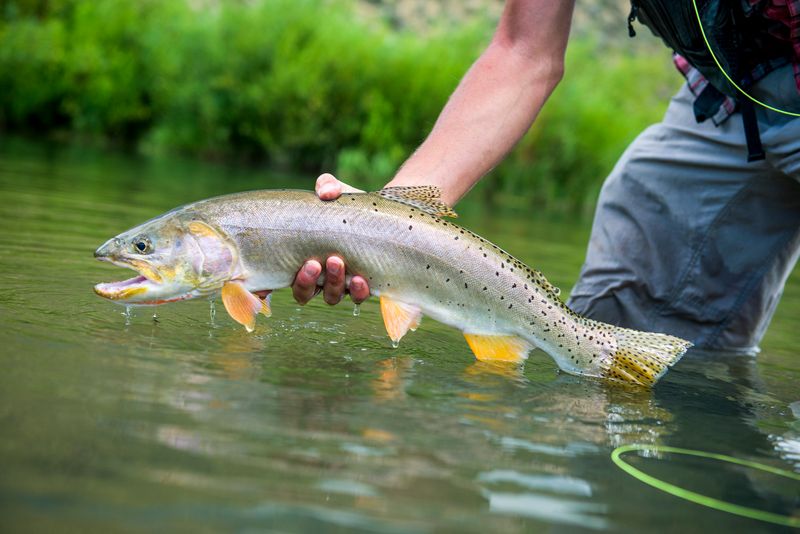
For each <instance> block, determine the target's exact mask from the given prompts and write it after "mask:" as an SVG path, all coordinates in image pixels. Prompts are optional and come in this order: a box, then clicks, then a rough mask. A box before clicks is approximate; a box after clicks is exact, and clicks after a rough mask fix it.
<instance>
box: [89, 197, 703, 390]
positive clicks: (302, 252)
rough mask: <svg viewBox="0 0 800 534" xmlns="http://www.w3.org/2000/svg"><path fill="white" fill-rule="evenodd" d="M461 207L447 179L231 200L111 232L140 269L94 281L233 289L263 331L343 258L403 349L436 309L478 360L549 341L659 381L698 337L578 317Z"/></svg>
mask: <svg viewBox="0 0 800 534" xmlns="http://www.w3.org/2000/svg"><path fill="white" fill-rule="evenodd" d="M452 217H456V214H455V212H454V211H453V210H452V209H451V208H450V207H449V206H447V205H446V204H444V203H443V202H442V201H441V199H440V191H439V189H438V188H437V187H435V186H410V187H387V188H384V189H382V190H380V191H375V192H370V193H345V194H343V195H341V196H340V197H339V198H338V199H336V200H329V201H323V200H320V199H319V198H318V197H317V196H316V195H315V194H314V193H313V192H311V191H299V190H262V191H248V192H241V193H234V194H229V195H225V196H219V197H215V198H211V199H206V200H201V201H198V202H194V203H191V204H187V205H185V206H181V207H178V208H175V209H173V210H171V211H169V212H167V213H165V214H163V215H161V216H158V217H155V218H153V219H151V220H149V221H147V222H145V223H143V224H141V225H139V226H136V227H135V228H132V229H130V230H128V231H126V232H123V233H121V234H119V235H118V236H116V237H114V238H112V239H109V240H108V241H107V242H106V243H104V244H103V245H102V246H100V247H99V248H98V249H97V250H96V251H95V257H96V258H97V259H99V260H101V261H105V262H110V263H112V264H114V265H117V266H120V267H126V268H130V269H133V270H134V271H136V272H137V273H138V275H137V276H135V277H133V278H130V279H127V280H123V281H120V282H111V283H100V284H97V285H96V286H94V291H95V293H97V294H98V295H99V296H101V297H104V298H106V299H109V300H112V301H115V302H117V303H122V304H126V305H160V304H165V303H170V302H176V301H182V300H188V299H192V298H197V297H211V298H214V297H216V296H217V295H221V298H222V302H223V304H224V306H225V309H226V310H227V312H228V314H229V315H230V316H231V318H233V320H234V321H236V322H238V323H239V324H241V325H243V326H244V327H245V329H246V330H247V331H248V332H252V331H253V330H254V328H255V324H256V317H257V316H258V315H264V316H270V315H271V313H272V310H271V304H270V298H269V297H270V296H271V292H272V291H275V290H278V289H281V288H286V287H289V286H290V285H291V284H292V283H293V281H294V279H295V275H296V272H297V269H298V266H300V265H302V264H303V263H304V262H305V261H307V260H309V259H312V258H313V259H317V260H318V261H320V262H321V263H322V264H323V265H324V260H325V258H327V257H328V256H330V255H334V254H335V255H339V256H341V257H342V258H345V260H346V266H347V276H348V279H349V278H351V277H352V276H354V275H360V276H362V277H364V278H365V279H366V280H367V281H368V283H369V287H370V293H371V295H373V296H376V297H378V299H379V302H380V311H381V314H382V316H383V322H384V325H385V328H386V331H387V333H388V336H389V338H390V339H391V341H392V344H393V345H397V344H398V343H399V341H400V340H401V338H403V337H404V336H405V335H406V334H407V333H408V332H409V331H413V330H416V328H417V327H418V326H419V325H420V321H421V319H422V317H423V315H424V316H428V317H430V318H432V319H434V320H436V321H439V322H441V323H444V324H446V325H449V326H452V327H454V328H457V329H459V330H461V331H462V333H463V335H464V337H465V339H466V342H467V345H468V346H469V348H470V349H471V350H472V352H473V353H474V355H475V357H476V358H477V359H478V360H483V361H491V362H498V361H499V362H511V363H513V364H518V365H521V364H522V363H523V362H524V361H525V360H526V359H527V357H528V354H529V353H530V352H531V350H532V349H534V348H539V349H541V350H543V351H544V352H546V353H547V354H549V355H550V356H551V357H552V358H553V360H555V362H556V364H557V365H558V367H559V368H560V369H561V370H562V371H564V372H566V373H570V374H575V375H581V376H587V377H594V378H599V379H605V380H610V381H615V382H621V383H626V384H636V385H639V386H646V387H649V386H652V385H654V384H655V383H656V382H657V381H658V380H659V378H661V377H662V376H663V375H664V373H665V372H666V371H667V369H668V368H669V367H671V366H672V365H674V364H675V363H676V362H677V361H678V360H679V359H680V358H681V357H682V356H683V354H684V353H685V352H686V350H687V349H688V348H689V347H691V345H692V344H691V343H690V342H688V341H686V340H684V339H681V338H678V337H675V336H671V335H668V334H662V333H652V332H641V331H636V330H632V329H628V328H622V327H618V326H614V325H610V324H606V323H603V322H600V321H596V320H592V319H589V318H586V317H583V316H581V315H579V314H577V313H575V312H574V311H572V310H571V309H570V308H569V307H567V305H566V304H565V303H564V302H563V301H562V300H561V298H560V291H559V289H558V288H557V287H555V286H554V285H552V284H551V283H550V282H548V280H547V279H546V278H545V276H544V275H543V274H542V273H541V272H540V271H538V270H535V269H531V268H530V267H528V266H527V265H525V264H524V263H522V262H521V261H519V260H518V259H516V258H515V257H513V256H512V255H511V254H509V253H508V252H506V251H504V250H502V249H501V248H500V247H498V246H497V245H495V244H493V243H491V242H490V241H488V240H486V239H484V238H482V237H481V236H479V235H477V234H475V233H473V232H471V231H469V230H468V229H466V228H463V227H461V226H459V225H457V224H455V223H454V222H453V221H452V220H448V219H450V218H452ZM323 276H324V275H323ZM321 283H322V281H320V284H321Z"/></svg>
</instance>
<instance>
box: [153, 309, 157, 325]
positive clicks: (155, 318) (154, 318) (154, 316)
mask: <svg viewBox="0 0 800 534" xmlns="http://www.w3.org/2000/svg"><path fill="white" fill-rule="evenodd" d="M153 322H154V323H157V322H158V314H157V313H156V312H153Z"/></svg>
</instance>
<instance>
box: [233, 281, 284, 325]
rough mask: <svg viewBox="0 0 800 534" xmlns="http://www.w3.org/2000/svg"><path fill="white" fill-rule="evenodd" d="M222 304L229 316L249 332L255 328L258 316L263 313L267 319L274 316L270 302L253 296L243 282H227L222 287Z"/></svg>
mask: <svg viewBox="0 0 800 534" xmlns="http://www.w3.org/2000/svg"><path fill="white" fill-rule="evenodd" d="M222 303H223V304H224V305H225V310H227V312H228V315H230V316H231V317H232V318H233V320H234V321H236V322H237V323H239V324H241V325H243V326H244V327H245V328H246V329H247V331H248V332H252V331H253V329H254V328H255V326H256V315H257V314H259V313H263V314H264V315H266V316H267V317H269V316H270V315H271V314H272V312H271V311H270V308H269V300H268V299H267V298H264V299H261V298H259V297H257V296H255V295H253V294H252V293H250V292H249V291H248V290H247V289H245V287H244V285H243V284H242V283H241V282H226V283H225V285H224V286H222Z"/></svg>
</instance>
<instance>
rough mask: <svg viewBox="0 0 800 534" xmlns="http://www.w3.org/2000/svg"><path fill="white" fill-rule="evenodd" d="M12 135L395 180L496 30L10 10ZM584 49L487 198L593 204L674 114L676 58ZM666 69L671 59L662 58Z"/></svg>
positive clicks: (576, 50)
mask: <svg viewBox="0 0 800 534" xmlns="http://www.w3.org/2000/svg"><path fill="white" fill-rule="evenodd" d="M3 6H4V7H3V11H2V12H0V16H2V19H0V87H2V88H3V90H2V91H0V125H2V126H3V127H4V128H5V129H7V130H17V131H29V132H31V131H33V132H36V133H37V134H40V133H43V132H50V133H58V134H64V133H67V134H69V135H77V136H81V137H89V138H93V139H107V140H110V141H112V142H115V143H117V144H127V145H132V146H136V147H138V148H139V149H141V150H143V151H145V152H148V153H162V152H178V153H184V154H190V155H196V156H200V157H213V158H234V159H265V160H267V161H269V162H270V163H272V164H273V165H275V166H279V167H282V168H286V169H295V170H302V171H306V172H310V171H319V170H332V169H333V170H335V171H336V172H338V173H339V174H340V175H341V176H342V177H343V178H346V179H348V180H350V181H351V182H353V183H354V184H355V185H360V186H362V187H367V188H374V187H379V186H380V185H381V184H383V183H384V182H385V181H386V180H387V179H388V178H389V177H390V176H391V175H392V173H393V172H394V171H395V170H396V168H397V166H398V165H399V164H400V163H402V161H403V159H404V158H405V157H406V155H407V154H409V153H410V152H411V151H412V150H413V149H414V148H415V147H416V145H418V144H419V143H420V142H421V141H422V140H423V138H424V136H425V135H426V134H427V132H428V131H429V130H430V128H431V126H432V125H433V123H434V121H435V120H436V116H437V115H438V112H439V110H440V109H441V107H442V105H443V104H444V103H445V101H446V99H447V97H448V96H449V94H450V92H451V91H452V90H453V88H454V87H455V86H456V84H457V83H458V81H459V79H460V78H461V76H462V75H463V73H464V72H465V71H466V69H467V68H468V67H469V65H470V63H471V62H472V61H473V60H474V59H475V58H476V57H477V55H478V54H479V53H480V51H481V49H482V48H483V46H485V44H486V43H487V41H488V39H489V36H490V34H491V31H492V24H491V21H488V20H486V21H479V23H470V24H466V25H464V26H462V27H460V28H458V29H452V28H447V29H440V30H436V29H433V30H431V31H429V32H427V33H426V34H425V35H417V34H414V33H411V32H409V31H399V30H393V29H391V28H390V27H389V26H388V25H387V24H385V23H384V22H382V21H381V20H380V19H379V18H377V17H366V16H363V15H362V14H361V12H360V11H358V10H357V9H356V8H357V4H355V3H333V2H324V1H322V0H294V1H290V0H261V1H250V2H238V1H237V2H234V1H227V2H190V1H189V0H137V1H135V2H131V1H129V0H94V1H92V2H88V1H79V0H58V1H49V2H48V1H46V0H39V1H33V0H27V1H22V0H18V1H13V0H11V1H7V2H6V3H4V4H3ZM606 55H607V54H605V52H604V51H599V50H597V47H596V46H593V44H592V43H591V42H589V41H588V40H587V39H586V38H580V40H578V41H576V42H573V43H572V44H571V45H570V50H569V52H568V71H567V76H566V78H565V80H564V82H563V83H562V84H561V86H560V87H559V89H558V90H557V91H556V93H555V94H554V95H553V97H552V98H551V101H550V103H549V104H548V105H547V106H546V107H545V110H544V111H543V113H542V115H541V117H540V119H539V120H538V121H537V124H536V126H535V127H534V129H533V130H532V131H531V132H530V133H529V134H528V135H527V136H526V137H525V138H524V140H523V141H522V142H521V143H520V146H519V147H518V148H517V149H516V150H515V151H514V152H513V153H512V155H511V156H510V157H509V158H508V159H507V160H506V161H505V162H504V163H503V164H502V165H501V166H499V167H498V168H497V169H496V170H495V171H493V177H492V182H491V189H494V190H495V191H496V192H498V193H500V194H503V193H512V194H515V195H519V194H522V196H524V197H525V198H528V199H531V200H532V201H534V202H536V203H537V204H541V205H547V206H555V207H558V208H561V209H565V210H575V209H585V208H586V207H587V206H589V205H590V204H591V202H592V200H593V197H594V195H596V192H597V189H598V187H599V184H600V183H601V181H602V178H603V177H604V175H605V174H606V173H607V172H608V170H609V169H610V168H611V166H612V165H613V162H614V160H615V159H616V158H617V157H618V155H619V154H620V153H621V152H622V150H623V149H624V147H625V145H626V143H628V142H629V141H630V140H631V139H632V137H633V136H634V135H635V134H636V133H637V132H638V131H639V130H641V129H642V128H643V127H644V126H645V125H647V124H648V123H650V122H653V121H655V120H657V119H658V117H659V116H660V114H661V113H662V111H663V108H664V104H663V97H664V88H665V87H674V85H675V83H676V82H675V77H674V75H673V74H672V72H671V69H670V68H669V66H668V65H667V61H665V60H657V61H655V62H654V61H653V60H651V59H649V58H647V57H645V56H642V55H639V56H630V55H620V54H613V55H611V58H608V57H606ZM663 56H664V57H666V54H663Z"/></svg>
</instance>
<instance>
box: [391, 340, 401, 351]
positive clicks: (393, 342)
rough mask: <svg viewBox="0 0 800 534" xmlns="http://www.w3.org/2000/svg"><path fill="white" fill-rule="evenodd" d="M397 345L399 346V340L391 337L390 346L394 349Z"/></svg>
mask: <svg viewBox="0 0 800 534" xmlns="http://www.w3.org/2000/svg"><path fill="white" fill-rule="evenodd" d="M399 346H400V341H399V340H395V339H393V340H392V348H393V349H396V348H397V347H399Z"/></svg>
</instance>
